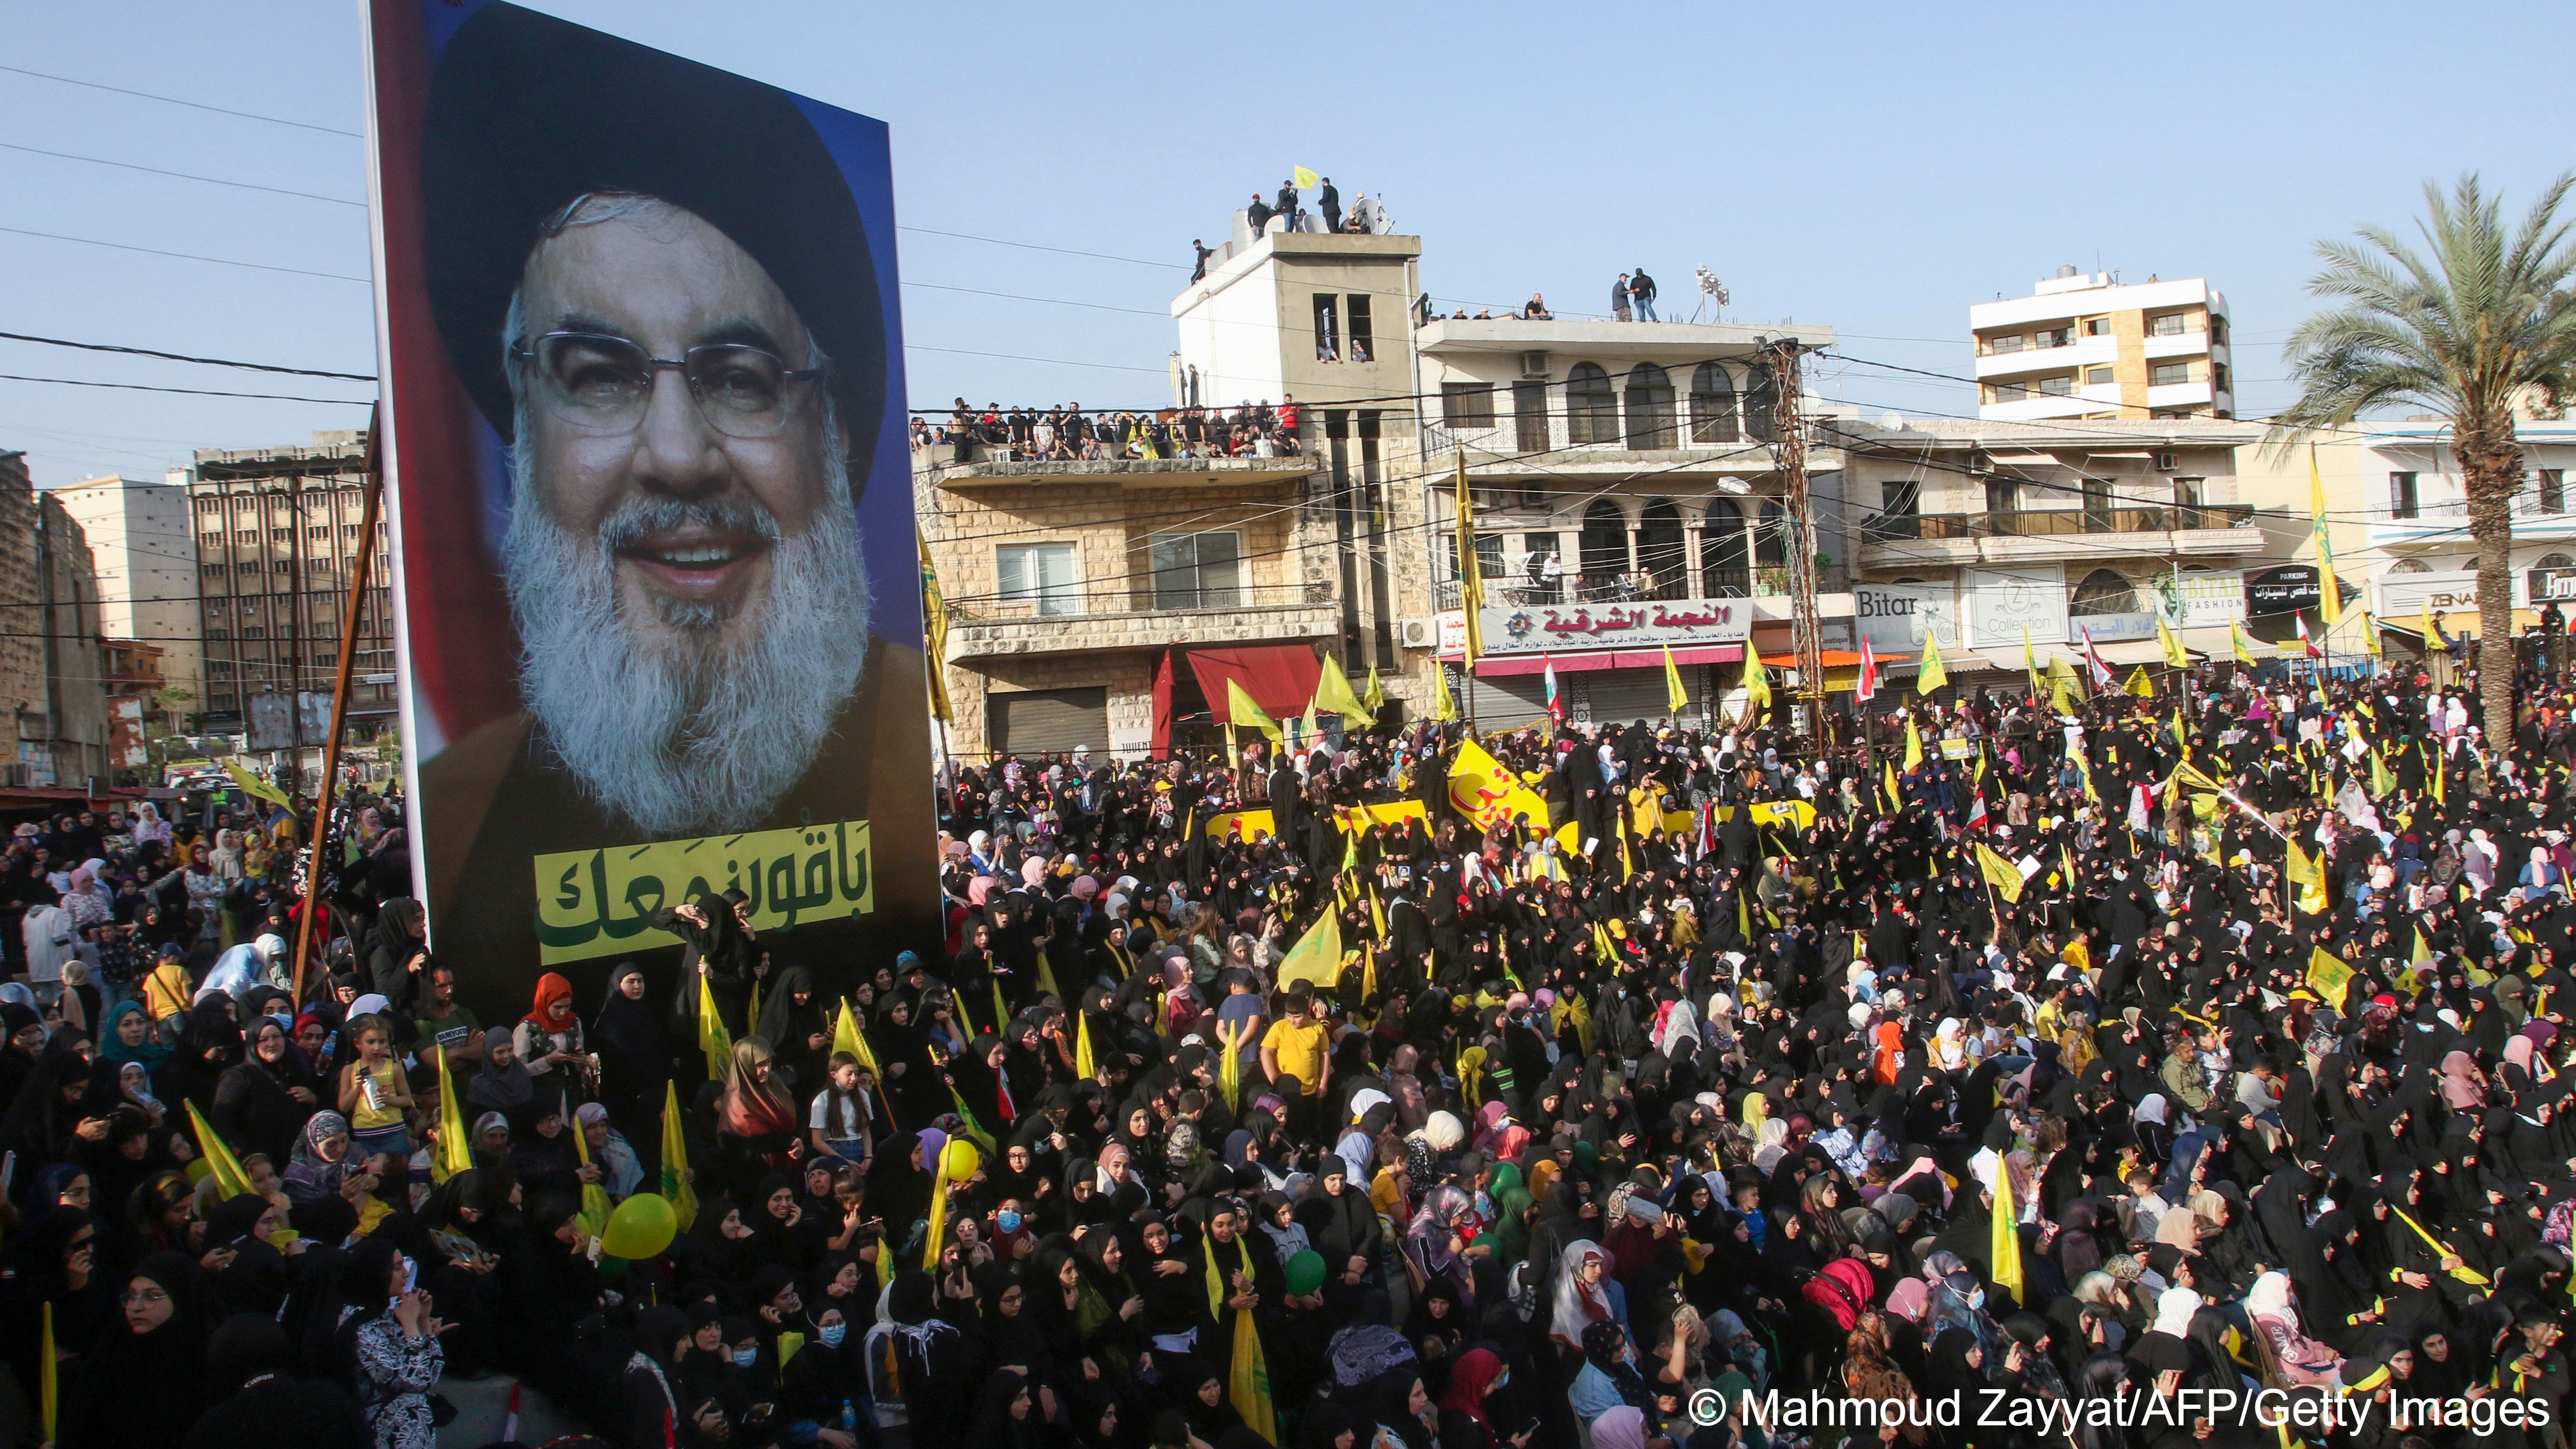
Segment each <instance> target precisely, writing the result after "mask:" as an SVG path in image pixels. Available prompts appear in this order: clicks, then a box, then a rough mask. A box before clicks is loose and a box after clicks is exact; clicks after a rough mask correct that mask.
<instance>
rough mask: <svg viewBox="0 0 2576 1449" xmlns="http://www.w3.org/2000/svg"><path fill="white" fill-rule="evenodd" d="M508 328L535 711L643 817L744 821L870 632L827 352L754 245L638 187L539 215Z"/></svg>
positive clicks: (522, 620) (818, 733) (668, 824)
mask: <svg viewBox="0 0 2576 1449" xmlns="http://www.w3.org/2000/svg"><path fill="white" fill-rule="evenodd" d="M505 331H506V333H507V336H506V338H505V342H506V346H507V349H508V359H507V364H508V373H509V377H510V380H511V389H512V395H513V398H514V402H515V433H516V440H515V446H514V450H513V475H514V483H515V490H514V496H513V499H512V507H511V517H510V529H509V535H508V539H507V541H506V544H505V547H504V555H505V563H506V567H507V572H508V578H509V589H510V602H511V611H512V614H513V616H514V618H515V619H516V621H517V623H518V629H519V636H520V640H521V648H522V656H521V661H520V684H521V689H522V692H523V693H524V694H525V696H526V699H527V703H528V707H529V709H530V710H531V711H532V712H533V713H534V714H535V715H536V717H537V720H538V722H539V724H540V725H541V726H542V728H543V730H544V732H545V734H546V736H547V739H548V742H549V744H550V745H551V746H552V747H553V749H554V750H555V751H556V753H558V754H559V755H560V756H561V757H562V759H563V761H564V763H565V765H566V766H567V767H568V768H569V769H570V770H571V772H572V773H573V775H574V776H575V777H576V778H577V779H578V780H579V781H580V782H581V784H582V787H583V788H584V790H585V791H587V792H588V793H589V794H590V795H591V796H592V797H593V798H594V799H595V800H597V801H598V802H599V803H600V804H601V805H602V806H603V807H605V808H606V809H607V810H609V811H610V812H611V813H612V814H614V815H617V816H619V817H620V818H621V819H623V820H624V821H625V822H626V823H628V824H630V825H632V826H633V827H635V828H636V829H638V830H639V831H642V832H646V833H650V834H653V835H661V836H673V835H690V834H716V833H722V832H726V831H729V830H734V829H740V828H744V827H745V826H746V825H748V824H749V823H751V822H754V821H757V820H759V819H761V818H763V817H765V816H766V815H767V814H768V813H769V812H770V810H771V808H772V807H773V806H775V805H776V804H777V803H778V802H779V801H780V800H781V799H782V798H783V797H784V796H785V795H786V793H787V792H788V791H789V790H790V789H791V788H792V787H793V786H794V785H795V783H796V782H797V780H798V779H799V778H800V777H801V776H803V774H804V773H805V771H806V769H807V768H808V767H809V766H810V765H811V764H812V763H813V762H814V758H815V756H816V755H817V754H818V753H819V752H820V750H821V748H822V746H823V744H824V742H825V741H826V740H827V739H828V738H829V737H830V735H831V732H832V728H833V724H834V721H835V717H836V716H837V715H838V713H839V711H840V710H841V708H842V706H843V705H845V704H846V703H848V701H849V699H850V696H851V694H852V693H853V692H854V691H855V689H856V688H857V686H858V682H859V673H860V670H861V667H862V665H863V662H864V659H865V655H866V650H867V645H868V605H867V598H868V593H867V578H866V573H865V570H864V567H863V566H862V564H861V562H860V556H859V538H858V527H857V523H856V521H855V518H854V517H853V514H852V510H851V498H850V475H849V458H848V447H849V444H848V439H847V437H846V436H845V435H844V433H843V431H842V429H841V428H840V426H839V424H838V421H837V420H836V418H835V416H834V408H833V405H832V401H831V395H830V393H829V391H828V378H829V370H830V360H829V359H828V358H825V357H823V356H822V355H821V354H820V352H819V351H818V350H817V348H816V347H815V345H814V341H813V339H812V337H811V335H810V334H809V333H808V332H807V330H806V327H805V324H804V323H803V322H802V321H801V320H800V318H799V317H798V315H797V311H796V308H795V306H794V305H793V304H792V303H791V302H790V300H789V299H788V297H787V296H786V294H785V293H784V292H782V291H781V290H780V289H779V287H778V285H777V283H776V282H775V281H774V280H772V278H771V277H770V275H769V273H768V272H767V271H766V270H765V269H764V268H763V267H762V266H761V264H760V263H759V262H758V261H757V260H755V259H754V258H753V257H752V256H751V254H750V253H749V252H747V251H745V250H743V248H742V247H740V246H738V245H737V244H735V242H734V241H733V240H732V239H731V238H729V237H727V236H726V235H725V234H724V233H723V232H722V231H719V230H718V229H717V228H715V227H714V226H712V225H710V224H709V223H707V222H706V221H705V220H703V219H701V218H700V217H698V216H697V215H695V214H693V213H691V212H689V211H687V210H684V209H682V208H680V207H677V206H674V205H672V204H670V203H668V202H663V201H659V200H656V199H653V198H650V197H641V196H630V195H621V194H606V193H603V194H595V195H592V196H587V197H584V198H582V199H580V200H579V201H576V202H574V203H572V204H571V205H570V206H568V207H566V208H565V209H564V210H563V211H562V212H560V213H559V214H558V215H557V216H556V217H555V218H554V219H553V220H552V221H551V222H549V224H548V225H547V226H546V227H544V228H543V229H542V231H541V239H540V240H539V241H538V243H537V245H536V247H535V249H534V250H533V251H532V252H531V253H530V254H529V258H528V262H527V266H526V270H525V272H524V274H523V276H522V279H521V285H520V290H519V294H518V296H517V297H516V298H515V299H514V300H513V302H512V305H511V308H510V319H509V323H508V326H507V327H506V329H505Z"/></svg>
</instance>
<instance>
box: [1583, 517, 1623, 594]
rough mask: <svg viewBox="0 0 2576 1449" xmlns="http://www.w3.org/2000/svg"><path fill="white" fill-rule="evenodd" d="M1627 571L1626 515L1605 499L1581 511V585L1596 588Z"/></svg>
mask: <svg viewBox="0 0 2576 1449" xmlns="http://www.w3.org/2000/svg"><path fill="white" fill-rule="evenodd" d="M1627 571H1628V515H1626V514H1625V513H1622V512H1620V511H1619V505H1618V504H1616V503H1613V502H1611V501H1610V500H1609V499H1607V498H1602V499H1596V500H1594V502H1593V504H1592V506H1591V507H1589V508H1587V509H1585V510H1583V586H1584V587H1585V588H1587V589H1591V588H1598V587H1600V586H1601V585H1603V584H1606V583H1608V582H1610V581H1611V580H1612V579H1614V578H1616V577H1617V576H1619V575H1620V574H1624V573H1626V572H1627Z"/></svg>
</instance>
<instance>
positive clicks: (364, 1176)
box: [285, 1108, 376, 1208]
mask: <svg viewBox="0 0 2576 1449" xmlns="http://www.w3.org/2000/svg"><path fill="white" fill-rule="evenodd" d="M366 1169H367V1164H366V1163H365V1162H364V1161H362V1160H360V1159H359V1158H358V1157H356V1156H355V1155H354V1154H353V1153H352V1152H351V1150H350V1141H349V1119H348V1118H346V1117H343V1116H341V1115H340V1114H339V1113H337V1112H334V1111H330V1110H328V1109H327V1108H326V1109H324V1110H323V1111H319V1112H316V1113H314V1114H313V1115H312V1116H310V1117H308V1118H306V1119H305V1121H304V1135H303V1136H302V1137H301V1138H299V1139H298V1140H297V1141H296V1144H295V1149H294V1153H293V1155H292V1156H291V1157H290V1159H289V1160H288V1162H287V1164H286V1172H285V1186H286V1196H287V1200H288V1201H290V1202H292V1203H294V1204H295V1205H296V1206H297V1207H299V1208H301V1207H304V1206H306V1205H308V1204H311V1203H316V1202H319V1201H321V1200H322V1199H324V1198H327V1197H333V1196H340V1197H354V1196H355V1195H356V1194H358V1193H363V1192H368V1191H372V1190H373V1189H374V1186H375V1180H376V1179H375V1174H373V1173H371V1172H368V1171H367V1170H366Z"/></svg>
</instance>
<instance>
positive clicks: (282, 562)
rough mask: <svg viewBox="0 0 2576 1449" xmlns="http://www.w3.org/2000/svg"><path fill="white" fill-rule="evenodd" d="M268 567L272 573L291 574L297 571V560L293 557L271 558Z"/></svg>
mask: <svg viewBox="0 0 2576 1449" xmlns="http://www.w3.org/2000/svg"><path fill="white" fill-rule="evenodd" d="M268 567H269V571H270V572H272V573H281V574H291V573H293V572H295V560H293V559H291V558H281V559H271V560H270V561H269V565H268Z"/></svg>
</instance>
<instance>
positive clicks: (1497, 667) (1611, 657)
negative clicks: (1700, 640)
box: [1446, 644, 1744, 679]
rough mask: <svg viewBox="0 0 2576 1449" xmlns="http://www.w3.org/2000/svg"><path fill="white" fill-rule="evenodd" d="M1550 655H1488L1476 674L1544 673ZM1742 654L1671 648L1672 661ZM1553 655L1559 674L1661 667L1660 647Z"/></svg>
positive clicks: (1721, 660) (1721, 659)
mask: <svg viewBox="0 0 2576 1449" xmlns="http://www.w3.org/2000/svg"><path fill="white" fill-rule="evenodd" d="M1549 657H1550V656H1547V655H1544V654H1513V655H1508V656H1506V657H1503V658H1496V657H1494V656H1492V655H1487V656H1486V657H1484V658H1483V659H1480V660H1477V661H1476V677H1477V678H1479V679H1501V678H1504V677H1506V676H1509V675H1514V674H1544V673H1546V672H1547V665H1548V659H1549ZM1743 657H1744V646H1743V645H1741V644H1704V645H1701V646H1699V647H1698V648H1695V649H1676V650H1674V651H1673V662H1674V663H1675V664H1733V663H1735V662H1736V661H1738V660H1740V659H1742V658H1743ZM1554 658H1555V660H1556V672H1557V673H1559V674H1581V673H1583V672H1584V671H1586V670H1591V669H1661V668H1663V667H1664V651H1662V650H1661V649H1602V650H1597V651H1594V652H1592V653H1588V654H1559V655H1556V656H1554ZM1446 662H1448V663H1451V664H1455V663H1457V662H1458V660H1457V658H1456V657H1455V656H1450V657H1448V659H1447V661H1446Z"/></svg>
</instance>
